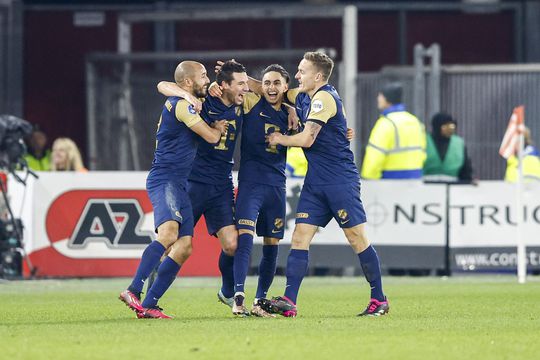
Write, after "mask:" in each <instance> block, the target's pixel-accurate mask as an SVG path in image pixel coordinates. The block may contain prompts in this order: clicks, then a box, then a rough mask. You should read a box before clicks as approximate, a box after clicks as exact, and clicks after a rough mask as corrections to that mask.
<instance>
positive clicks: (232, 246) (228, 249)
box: [222, 241, 238, 256]
mask: <svg viewBox="0 0 540 360" xmlns="http://www.w3.org/2000/svg"><path fill="white" fill-rule="evenodd" d="M237 247H238V243H237V241H224V242H223V246H222V249H223V252H224V253H225V254H227V255H228V256H234V254H235V253H236V249H237Z"/></svg>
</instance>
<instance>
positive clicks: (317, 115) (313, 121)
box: [268, 91, 337, 148]
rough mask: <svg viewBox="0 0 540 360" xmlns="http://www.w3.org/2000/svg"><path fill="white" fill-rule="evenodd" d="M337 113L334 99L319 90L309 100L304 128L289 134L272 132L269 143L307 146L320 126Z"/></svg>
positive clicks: (313, 139) (315, 136)
mask: <svg viewBox="0 0 540 360" xmlns="http://www.w3.org/2000/svg"><path fill="white" fill-rule="evenodd" d="M336 113H337V105H336V100H335V99H334V98H333V97H332V95H330V94H329V93H328V92H326V91H320V92H318V93H317V94H315V96H314V97H313V99H312V100H311V108H310V111H309V115H308V120H307V122H306V126H305V129H304V130H303V131H302V132H300V133H298V134H296V135H291V136H286V135H282V134H277V133H272V134H270V135H269V136H268V142H269V143H270V145H283V146H300V147H303V148H309V147H311V146H312V145H313V143H314V142H315V139H316V138H317V135H318V134H319V132H320V131H321V129H322V127H323V126H324V125H325V124H326V122H328V120H330V118H332V117H333V116H334V115H336Z"/></svg>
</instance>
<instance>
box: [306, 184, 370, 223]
mask: <svg viewBox="0 0 540 360" xmlns="http://www.w3.org/2000/svg"><path fill="white" fill-rule="evenodd" d="M332 218H334V219H336V221H337V222H338V224H339V226H340V227H341V228H350V227H353V226H356V225H359V224H363V223H365V222H366V212H365V210H364V205H362V200H360V183H349V184H342V185H304V187H303V188H302V192H301V193H300V199H299V200H298V208H297V210H296V223H297V224H311V225H317V226H322V227H325V226H326V225H327V224H328V223H329V222H330V220H332Z"/></svg>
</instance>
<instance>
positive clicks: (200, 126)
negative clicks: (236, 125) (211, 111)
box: [175, 100, 228, 144]
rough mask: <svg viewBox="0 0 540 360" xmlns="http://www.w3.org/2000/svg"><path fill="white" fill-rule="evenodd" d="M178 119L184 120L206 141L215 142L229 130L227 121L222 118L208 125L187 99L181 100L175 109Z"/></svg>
mask: <svg viewBox="0 0 540 360" xmlns="http://www.w3.org/2000/svg"><path fill="white" fill-rule="evenodd" d="M175 116H176V120H178V121H180V122H183V123H184V124H185V125H186V126H187V127H188V128H189V129H190V130H191V131H193V132H195V133H196V134H197V135H199V136H200V137H202V138H203V139H204V140H205V141H206V142H208V143H210V144H215V143H217V142H218V141H219V140H220V139H221V135H222V134H225V133H226V132H227V124H228V123H227V121H226V120H220V121H215V122H213V123H212V126H210V125H208V124H207V123H206V122H205V121H204V120H203V119H202V118H201V117H200V116H199V114H197V113H196V112H195V110H194V109H193V106H192V105H190V104H189V103H188V102H187V100H180V101H178V103H177V104H176V109H175Z"/></svg>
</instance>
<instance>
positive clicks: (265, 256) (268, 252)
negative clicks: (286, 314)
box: [251, 237, 280, 317]
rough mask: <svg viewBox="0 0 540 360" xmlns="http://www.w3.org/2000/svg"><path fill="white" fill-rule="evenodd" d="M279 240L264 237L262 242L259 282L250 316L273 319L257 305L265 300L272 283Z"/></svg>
mask: <svg viewBox="0 0 540 360" xmlns="http://www.w3.org/2000/svg"><path fill="white" fill-rule="evenodd" d="M279 240H280V239H277V238H269V237H265V238H264V240H263V248H262V257H261V262H260V263H259V280H258V283H257V292H256V294H255V299H253V305H252V307H251V315H254V316H258V317H275V315H274V314H271V313H269V312H267V311H265V310H264V309H263V308H262V307H261V306H260V305H259V300H260V299H266V296H267V294H268V289H270V286H271V285H272V282H273V281H274V276H275V275H276V265H277V255H278V244H279Z"/></svg>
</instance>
